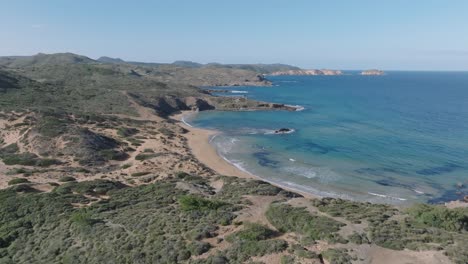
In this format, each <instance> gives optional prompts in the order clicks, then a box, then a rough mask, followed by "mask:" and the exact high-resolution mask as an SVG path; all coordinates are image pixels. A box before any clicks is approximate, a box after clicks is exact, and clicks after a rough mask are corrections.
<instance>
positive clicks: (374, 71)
mask: <svg viewBox="0 0 468 264" xmlns="http://www.w3.org/2000/svg"><path fill="white" fill-rule="evenodd" d="M384 74H385V72H384V71H381V70H376V69H372V70H365V71H362V72H361V75H384Z"/></svg>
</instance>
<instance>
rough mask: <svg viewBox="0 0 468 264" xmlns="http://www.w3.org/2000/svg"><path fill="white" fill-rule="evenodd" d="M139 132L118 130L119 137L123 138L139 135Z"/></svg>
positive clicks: (129, 129)
mask: <svg viewBox="0 0 468 264" xmlns="http://www.w3.org/2000/svg"><path fill="white" fill-rule="evenodd" d="M138 132H139V131H138V129H136V128H128V127H121V128H119V129H117V135H119V136H121V137H129V136H133V135H135V134H137V133H138Z"/></svg>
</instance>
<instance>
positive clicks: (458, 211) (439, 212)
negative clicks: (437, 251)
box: [407, 204, 468, 231]
mask: <svg viewBox="0 0 468 264" xmlns="http://www.w3.org/2000/svg"><path fill="white" fill-rule="evenodd" d="M407 212H408V214H409V215H410V216H411V217H413V219H414V220H415V221H416V222H418V223H421V224H423V225H425V226H429V227H437V228H442V229H444V230H447V231H460V230H465V231H468V208H455V209H448V208H446V207H443V206H435V205H428V204H418V205H415V206H413V207H411V208H409V209H408V210H407Z"/></svg>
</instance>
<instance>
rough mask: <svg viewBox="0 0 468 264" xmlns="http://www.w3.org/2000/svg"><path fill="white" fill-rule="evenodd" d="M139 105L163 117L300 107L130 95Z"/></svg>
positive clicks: (241, 100)
mask: <svg viewBox="0 0 468 264" xmlns="http://www.w3.org/2000/svg"><path fill="white" fill-rule="evenodd" d="M128 94H129V96H131V97H132V98H133V99H134V100H135V101H136V102H137V103H138V104H140V105H142V106H144V107H149V108H151V109H154V111H155V112H156V113H157V114H158V115H160V116H163V117H167V116H169V115H171V114H174V113H177V112H179V111H184V110H198V111H206V110H221V111H247V110H286V111H296V110H298V108H299V107H296V106H290V105H285V104H277V103H267V102H260V101H254V100H250V99H247V98H245V97H222V96H210V95H205V96H200V97H195V96H188V97H177V96H170V95H168V96H162V97H156V98H147V97H146V98H144V97H141V96H139V95H137V94H133V93H128Z"/></svg>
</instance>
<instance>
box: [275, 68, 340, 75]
mask: <svg viewBox="0 0 468 264" xmlns="http://www.w3.org/2000/svg"><path fill="white" fill-rule="evenodd" d="M342 74H343V72H342V71H340V70H328V69H323V70H288V71H277V72H273V73H271V74H270V75H271V76H281V75H342Z"/></svg>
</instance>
